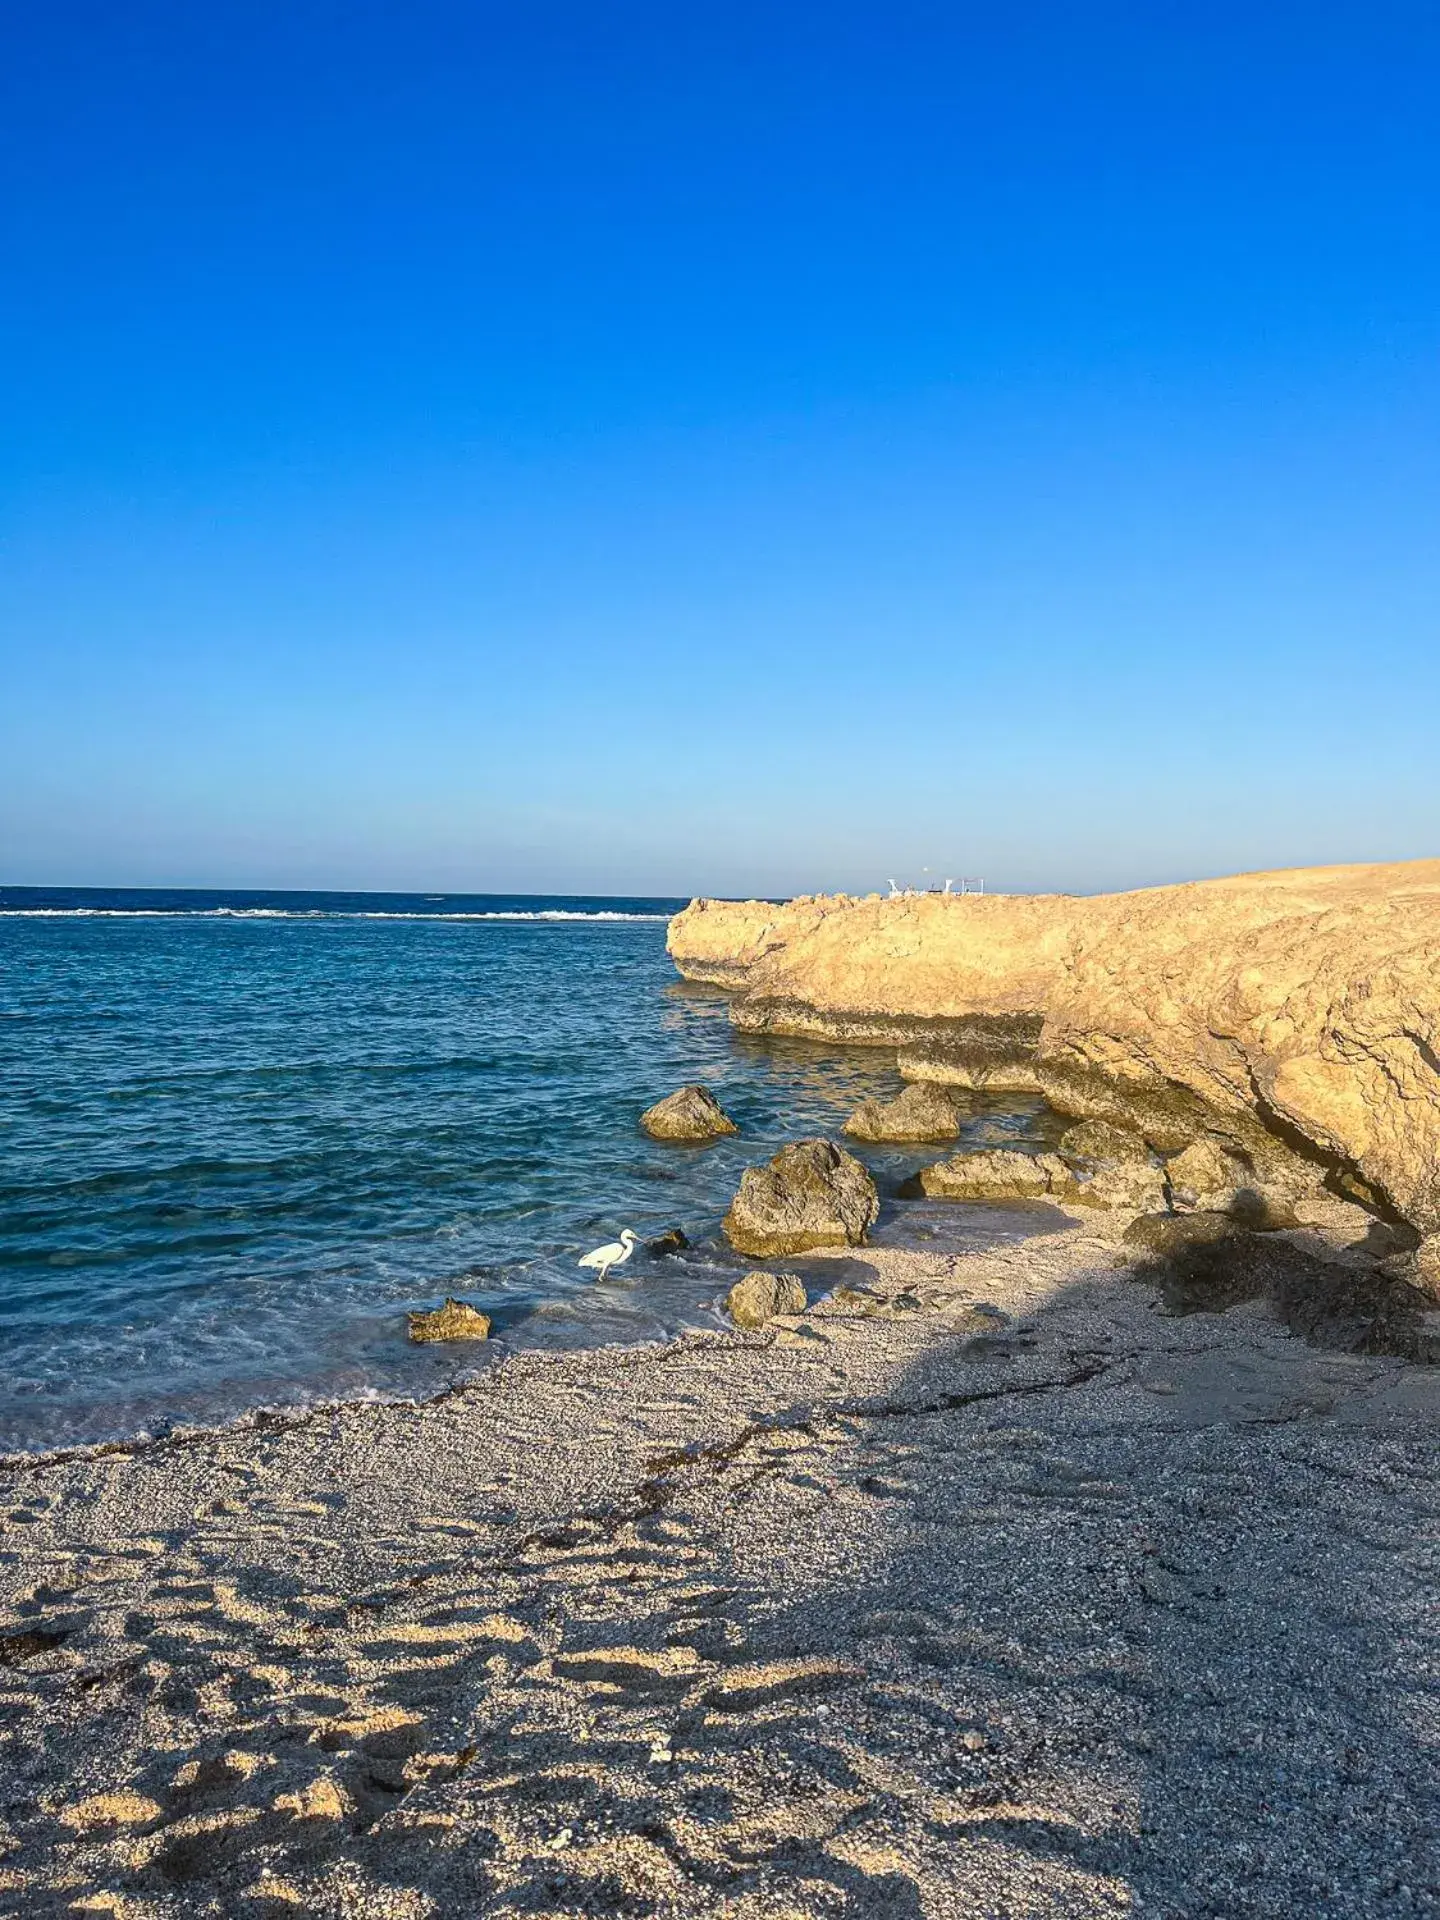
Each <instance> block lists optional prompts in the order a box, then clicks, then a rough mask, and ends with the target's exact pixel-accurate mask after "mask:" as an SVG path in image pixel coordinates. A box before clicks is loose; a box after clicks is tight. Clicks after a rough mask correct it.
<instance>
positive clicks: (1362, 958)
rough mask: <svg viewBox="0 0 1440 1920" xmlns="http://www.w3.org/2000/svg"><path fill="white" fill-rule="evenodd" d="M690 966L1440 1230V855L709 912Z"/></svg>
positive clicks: (702, 913) (685, 916) (888, 1041)
mask: <svg viewBox="0 0 1440 1920" xmlns="http://www.w3.org/2000/svg"><path fill="white" fill-rule="evenodd" d="M669 949H670V953H671V956H672V958H673V959H674V962H675V964H676V966H677V967H678V968H679V970H680V972H681V973H682V974H683V975H685V976H686V978H688V979H691V980H699V981H710V982H713V983H716V984H719V985H721V986H724V987H727V988H729V989H732V990H733V991H734V992H735V994H736V996H737V997H736V1000H735V1004H734V1008H733V1010H732V1018H733V1019H734V1021H735V1023H736V1024H737V1025H738V1026H740V1027H743V1028H746V1029H749V1030H751V1031H758V1032H772V1033H788V1034H809V1035H813V1036H815V1037H817V1038H828V1039H837V1040H846V1041H851V1042H854V1041H860V1042H869V1043H878V1044H885V1045H893V1046H895V1047H897V1048H898V1049H899V1060H900V1066H901V1071H902V1072H903V1073H905V1074H906V1075H907V1077H909V1078H911V1079H916V1080H927V1079H928V1080H934V1081H938V1082H942V1083H945V1084H949V1085H956V1086H971V1087H988V1088H991V1089H995V1090H1000V1089H1015V1090H1018V1089H1033V1090H1035V1091H1037V1092H1040V1093H1043V1094H1044V1095H1045V1097H1046V1098H1047V1099H1048V1100H1049V1101H1050V1102H1051V1104H1052V1105H1054V1106H1055V1107H1057V1108H1058V1109H1060V1111H1062V1112H1066V1113H1072V1114H1075V1115H1078V1116H1082V1117H1086V1118H1100V1119H1106V1120H1112V1121H1117V1122H1119V1123H1120V1124H1123V1125H1127V1126H1130V1127H1133V1128H1135V1129H1137V1130H1138V1131H1140V1132H1142V1133H1143V1134H1144V1135H1145V1137H1146V1138H1147V1139H1148V1140H1149V1141H1150V1142H1151V1144H1152V1145H1154V1146H1155V1147H1156V1148H1158V1149H1159V1150H1161V1151H1162V1152H1175V1151H1176V1150H1178V1149H1180V1148H1183V1147H1185V1146H1187V1145H1189V1144H1190V1143H1191V1142H1193V1141H1196V1140H1197V1139H1198V1140H1206V1139H1209V1140H1210V1141H1213V1142H1216V1143H1218V1144H1219V1145H1220V1146H1222V1147H1223V1148H1224V1149H1225V1150H1226V1151H1230V1152H1235V1153H1238V1154H1240V1155H1241V1156H1242V1158H1243V1159H1245V1161H1246V1162H1247V1164H1250V1165H1253V1167H1254V1168H1255V1170H1256V1173H1257V1183H1258V1184H1263V1185H1265V1186H1268V1187H1270V1188H1279V1189H1281V1190H1284V1189H1286V1188H1287V1187H1288V1188H1294V1187H1297V1186H1302V1185H1303V1184H1304V1183H1305V1182H1306V1181H1307V1180H1308V1181H1311V1182H1313V1181H1316V1180H1320V1179H1324V1180H1326V1181H1328V1183H1329V1184H1331V1185H1332V1186H1339V1187H1341V1188H1342V1189H1344V1190H1345V1191H1348V1192H1349V1193H1351V1194H1352V1195H1354V1196H1356V1197H1358V1198H1361V1199H1363V1200H1364V1201H1365V1202H1366V1203H1367V1204H1369V1205H1371V1206H1372V1207H1374V1208H1375V1209H1376V1210H1378V1211H1380V1212H1381V1213H1383V1214H1387V1215H1389V1216H1391V1217H1396V1216H1398V1217H1399V1218H1400V1219H1401V1220H1403V1221H1405V1222H1408V1223H1409V1224H1410V1225H1412V1226H1413V1227H1415V1228H1416V1229H1418V1230H1419V1232H1420V1233H1422V1234H1424V1235H1434V1234H1437V1233H1440V860H1424V861H1414V862H1410V863H1407V864H1404V865H1397V866H1369V867H1322V868H1312V869H1300V870H1296V871H1293V872H1286V873H1264V874H1245V875H1241V876H1239V877H1238V878H1235V879H1228V880H1208V881H1200V882H1196V883H1193V884H1190V885H1186V886H1176V887H1156V888H1152V889H1147V890H1145V891H1142V892H1137V893H1124V894H1110V895H1102V896H1098V897H1093V898H1080V897H1073V896H1069V895H1040V896H1034V895H1032V896H1021V895H1010V896H1007V895H989V896H982V897H977V896H973V895H970V896H963V897H957V896H948V897H946V896H940V895H936V894H928V895H918V896H902V897H898V898H893V899H887V898H880V897H878V896H874V897H870V898H867V899H852V898H849V897H847V896H845V895H836V896H834V897H832V898H814V899H801V900H794V901H791V902H789V903H788V904H786V905H784V906H776V905H773V904H767V903H765V902H756V901H748V902H744V903H733V902H728V901H713V900H697V901H695V902H694V903H693V904H692V905H691V906H690V907H688V908H687V909H686V910H685V912H683V913H682V914H679V915H678V916H677V917H676V918H675V919H674V920H673V921H672V922H671V925H670V933H669Z"/></svg>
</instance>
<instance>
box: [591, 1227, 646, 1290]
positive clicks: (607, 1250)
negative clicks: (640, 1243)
mask: <svg viewBox="0 0 1440 1920" xmlns="http://www.w3.org/2000/svg"><path fill="white" fill-rule="evenodd" d="M635 1245H636V1240H635V1235H634V1234H633V1233H632V1232H631V1231H630V1229H629V1227H622V1228H621V1229H620V1238H619V1239H618V1240H610V1241H607V1242H606V1244H605V1245H604V1246H603V1247H596V1249H595V1251H594V1252H593V1253H587V1254H585V1255H584V1257H583V1258H582V1259H580V1260H579V1261H578V1262H577V1263H576V1264H577V1265H578V1266H582V1267H594V1269H595V1271H596V1272H597V1273H598V1274H599V1276H600V1278H601V1279H602V1280H603V1279H604V1278H605V1276H606V1274H607V1273H609V1271H610V1269H611V1268H612V1267H623V1266H624V1264H625V1262H626V1261H627V1260H628V1259H629V1258H630V1256H631V1254H632V1253H633V1252H634V1251H635Z"/></svg>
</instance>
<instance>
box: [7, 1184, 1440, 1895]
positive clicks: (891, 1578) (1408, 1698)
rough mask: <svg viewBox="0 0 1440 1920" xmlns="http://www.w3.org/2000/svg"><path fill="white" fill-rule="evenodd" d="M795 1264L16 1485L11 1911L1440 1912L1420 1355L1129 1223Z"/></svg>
mask: <svg viewBox="0 0 1440 1920" xmlns="http://www.w3.org/2000/svg"><path fill="white" fill-rule="evenodd" d="M812 1258H813V1259H814V1260H815V1262H816V1264H817V1266H819V1265H821V1264H829V1265H831V1266H833V1268H834V1273H835V1277H836V1279H837V1281H838V1282H840V1283H841V1285H842V1287H843V1288H845V1289H848V1290H849V1291H848V1294H845V1293H842V1294H841V1295H839V1296H837V1297H835V1298H832V1299H831V1300H829V1301H828V1302H826V1301H819V1302H816V1303H815V1304H813V1305H811V1306H810V1307H809V1308H808V1309H807V1312H806V1313H805V1314H804V1315H798V1316H791V1317H789V1318H787V1319H785V1320H782V1321H780V1322H776V1323H774V1325H773V1326H772V1327H771V1328H770V1329H767V1330H766V1331H765V1332H763V1333H759V1334H754V1333H751V1334H746V1333H741V1332H738V1331H737V1332H734V1333H729V1332H723V1331H717V1332H715V1333H709V1332H705V1333H698V1334H697V1333H693V1332H692V1333H686V1334H682V1335H680V1336H679V1337H678V1338H676V1339H674V1340H670V1341H664V1342H658V1343H657V1342H646V1343H642V1344H640V1345H637V1346H634V1347H625V1348H613V1347H612V1348H598V1349H588V1350H578V1351H565V1352H552V1351H543V1350H530V1351H528V1352H524V1353H518V1354H514V1355H512V1356H508V1357H507V1358H505V1359H504V1360H502V1361H501V1362H500V1363H499V1364H498V1365H497V1366H496V1367H495V1368H494V1369H493V1370H490V1371H487V1372H486V1373H485V1374H484V1375H483V1376H482V1377H481V1378H480V1379H478V1380H476V1381H474V1382H470V1383H464V1384H460V1385H456V1386H453V1387H450V1388H448V1389H446V1390H443V1391H442V1392H441V1393H440V1394H438V1395H436V1396H434V1397H431V1398H429V1399H426V1400H423V1401H418V1402H411V1401H385V1402H381V1401H374V1400H361V1401H358V1402H348V1403H341V1404H339V1405H337V1406H334V1407H327V1408H324V1409H320V1408H315V1409H306V1410H304V1411H303V1412H300V1411H297V1412H296V1414H295V1415H294V1416H291V1417H287V1416H283V1415H282V1416H281V1417H279V1418H272V1419H265V1420H262V1419H260V1418H258V1417H257V1416H254V1415H250V1416H245V1417H244V1419H243V1421H242V1422H238V1423H231V1424H229V1425H226V1426H224V1427H220V1428H215V1429H206V1430H201V1431H198V1432H189V1431H187V1432H186V1433H184V1434H182V1435H172V1436H167V1437H164V1438H161V1439H158V1440H154V1441H151V1442H149V1443H141V1444H139V1445H134V1444H131V1445H126V1444H125V1443H119V1444H117V1445H114V1446H111V1447H108V1448H105V1449H103V1450H92V1449H86V1450H83V1451H76V1450H66V1451H65V1452H64V1453H63V1454H60V1455H56V1456H52V1457H51V1458H49V1459H41V1458H38V1457H34V1456H31V1457H29V1458H28V1459H27V1460H26V1463H25V1465H24V1466H22V1467H17V1466H14V1465H0V1508H3V1531H0V1636H4V1637H0V1701H3V1704H4V1709H5V1712H4V1731H3V1733H0V1739H3V1741H4V1748H3V1751H0V1762H3V1763H4V1766H5V1768H6V1769H7V1771H8V1773H9V1776H10V1777H11V1778H12V1779H13V1780H14V1781H15V1782H16V1788H15V1790H14V1791H13V1792H12V1794H11V1796H10V1798H9V1799H8V1801H7V1802H6V1803H5V1804H4V1805H3V1807H0V1911H16V1912H25V1913H27V1914H30V1913H42V1912H48V1911H52V1910H53V1911H55V1912H57V1913H58V1912H62V1911H65V1912H89V1913H102V1912H103V1913H108V1914H112V1915H118V1916H125V1917H126V1920H158V1917H159V1916H166V1920H169V1917H170V1916H179V1915H187V1916H188V1915H200V1914H207V1915H209V1914H217V1915H228V1914H244V1915H249V1914H257V1915H269V1916H282V1915H283V1916H298V1915H302V1914H306V1915H308V1914H317V1915H337V1916H338V1915H346V1916H349V1915H364V1916H370V1915H375V1916H380V1915H393V1914H401V1915H404V1916H406V1917H407V1920H410V1917H411V1916H416V1917H419V1916H426V1917H427V1920H428V1917H429V1916H434V1917H435V1920H440V1917H441V1916H444V1915H448V1914H451V1913H455V1912H461V1911H465V1912H485V1913H487V1914H490V1913H493V1914H498V1915H508V1914H516V1915H518V1914H520V1913H522V1912H523V1913H527V1914H529V1913H536V1912H543V1913H555V1914H560V1913H582V1912H627V1911H629V1912H636V1913H654V1914H676V1915H690V1914H694V1915H704V1916H710V1915H716V1916H719V1915H725V1916H735V1920H772V1916H774V1915H777V1914H779V1913H781V1912H784V1913H787V1914H793V1915H796V1916H802V1915H803V1916H809V1915H812V1914H813V1915H814V1916H816V1917H817V1920H819V1916H821V1915H826V1916H829V1915H833V1914H836V1913H845V1914H855V1915H867V1914H874V1915H877V1916H879V1915H887V1916H888V1915H892V1914H893V1915H902V1914H912V1913H913V1914H916V1915H919V1914H922V1913H923V1914H925V1915H926V1916H929V1915H931V1914H936V1915H949V1914H955V1915H957V1916H959V1915H969V1914H973V1913H976V1912H991V1911H1006V1912H1012V1913H1016V1914H1022V1913H1023V1914H1035V1915H1037V1916H1038V1915H1040V1914H1046V1915H1051V1914H1062V1915H1067V1914H1074V1915H1086V1916H1088V1915H1092V1914H1094V1915H1099V1914H1112V1913H1118V1912H1121V1911H1151V1910H1154V1911H1164V1912H1170V1913H1182V1914H1183V1913H1190V1912H1195V1913H1200V1912H1206V1911H1215V1910H1223V1911H1226V1912H1238V1911H1244V1912H1247V1913H1256V1914H1274V1915H1276V1916H1277V1920H1278V1916H1280V1915H1282V1914H1291V1913H1294V1912H1296V1911H1307V1910H1308V1911H1325V1912H1327V1913H1335V1914H1351V1913H1354V1914H1365V1915H1369V1914H1376V1915H1379V1914H1381V1913H1385V1914H1390V1913H1395V1912H1405V1913H1409V1912H1416V1913H1429V1912H1433V1911H1435V1910H1436V1907H1435V1899H1436V1897H1437V1896H1434V1895H1433V1894H1432V1892H1431V1891H1430V1889H1432V1888H1433V1886H1434V1885H1435V1881H1436V1872H1435V1866H1436V1863H1435V1860H1434V1853H1433V1848H1434V1842H1433V1837H1432V1836H1433V1832H1434V1825H1433V1818H1432V1816H1433V1812H1434V1805H1433V1792H1434V1789H1433V1769H1431V1767H1430V1765H1429V1762H1428V1760H1427V1759H1426V1758H1425V1749H1424V1741H1425V1738H1426V1735H1425V1732H1424V1726H1423V1721H1424V1715H1425V1713H1426V1712H1428V1711H1429V1709H1428V1708H1425V1709H1422V1707H1421V1696H1418V1695H1416V1694H1415V1693H1414V1687H1415V1685H1416V1678H1415V1676H1416V1675H1417V1674H1418V1672H1420V1671H1422V1670H1423V1668H1424V1667H1425V1665H1426V1663H1427V1662H1430V1661H1433V1659H1434V1657H1435V1655H1436V1652H1437V1647H1436V1639H1437V1633H1436V1629H1435V1625H1434V1623H1433V1620H1431V1619H1430V1618H1429V1617H1428V1615H1427V1612H1426V1610H1425V1608H1424V1606H1423V1604H1421V1602H1423V1595H1424V1593H1425V1592H1426V1591H1429V1590H1432V1589H1431V1585H1430V1584H1427V1583H1433V1558H1434V1551H1435V1542H1436V1539H1437V1537H1440V1529H1437V1527H1436V1526H1435V1521H1436V1520H1437V1519H1440V1507H1437V1501H1436V1496H1435V1494H1434V1491H1433V1486H1434V1481H1433V1471H1434V1467H1435V1465H1436V1464H1437V1445H1436V1443H1437V1439H1440V1371H1437V1370H1436V1369H1435V1368H1431V1367H1417V1366H1414V1365H1407V1364H1405V1363H1403V1362H1401V1361H1398V1360H1395V1359H1392V1358H1387V1357H1383V1356H1369V1355H1354V1354H1343V1353H1335V1352H1331V1351H1327V1350H1324V1349H1317V1348H1313V1347H1309V1346H1306V1345H1304V1344H1303V1343H1302V1342H1301V1341H1299V1340H1298V1339H1295V1338H1293V1337H1291V1336H1290V1335H1288V1334H1286V1333H1285V1332H1284V1331H1283V1329H1282V1328H1281V1327H1280V1326H1279V1325H1278V1324H1277V1323H1276V1322H1275V1321H1273V1320H1272V1319H1271V1318H1270V1317H1269V1316H1268V1314H1267V1313H1266V1311H1265V1310H1264V1309H1262V1308H1260V1307H1258V1306H1254V1305H1252V1306H1245V1307H1238V1308H1234V1309H1232V1310H1231V1311H1230V1312H1229V1313H1226V1314H1213V1313H1197V1314H1191V1315H1189V1316H1187V1317H1184V1318H1173V1317H1170V1316H1168V1315H1165V1314H1163V1313H1162V1312H1161V1311H1160V1310H1159V1301H1158V1298H1157V1296H1156V1294H1155V1292H1154V1290H1153V1288H1152V1287H1150V1286H1149V1285H1147V1284H1145V1283H1144V1282H1142V1281H1137V1280H1136V1279H1134V1278H1132V1277H1130V1276H1129V1275H1128V1274H1127V1273H1126V1272H1124V1271H1122V1270H1121V1269H1119V1268H1118V1267H1117V1265H1116V1259H1117V1225H1116V1223H1115V1222H1114V1221H1111V1220H1106V1219H1086V1220H1084V1221H1077V1222H1075V1224H1073V1225H1071V1226H1069V1227H1067V1228H1066V1229H1065V1230H1064V1231H1060V1232H1055V1233H1047V1234H1041V1235H1037V1236H1035V1237H1034V1238H1031V1239H1029V1240H1026V1241H1022V1242H1019V1243H1016V1244H1012V1245H1008V1246H1002V1247H993V1246H992V1247H989V1248H985V1249H982V1250H979V1251H975V1252H970V1253H960V1254H955V1253H948V1252H942V1251H937V1250H919V1251H917V1250H913V1249H898V1250H897V1249H887V1248H884V1247H879V1248H864V1249H846V1250H836V1251H835V1252H834V1253H833V1254H830V1255H816V1256H812ZM1381 1489H1383V1490H1384V1491H1383V1492H1382V1491H1381ZM1407 1703H1408V1704H1407ZM1417 1713H1418V1714H1420V1716H1421V1717H1420V1718H1419V1719H1417V1718H1416V1715H1417ZM1402 1728H1408V1729H1409V1731H1408V1732H1406V1733H1403V1734H1402V1732H1401V1729H1402ZM1257 1740H1258V1743H1259V1744H1258V1745H1257V1744H1256V1741H1257ZM1277 1766H1279V1768H1280V1771H1281V1775H1282V1776H1283V1781H1284V1782H1288V1784H1281V1785H1279V1786H1277V1784H1276V1779H1277V1776H1276V1767H1277ZM1262 1776H1263V1777H1262ZM1277 1793H1278V1795H1279V1799H1278V1801H1277V1800H1276V1795H1277ZM1342 1807H1343V1809H1344V1810H1345V1814H1344V1819H1343V1820H1341V1821H1340V1822H1339V1824H1338V1825H1337V1824H1336V1822H1337V1816H1338V1815H1339V1813H1340V1811H1341V1809H1342ZM1401 1887H1404V1888H1406V1889H1408V1892H1407V1893H1406V1894H1405V1895H1403V1896H1402V1895H1401V1894H1400V1893H1399V1892H1398V1891H1397V1890H1398V1889H1399V1888H1401ZM17 1901H18V1903H19V1904H12V1905H7V1902H11V1903H14V1902H17Z"/></svg>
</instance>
